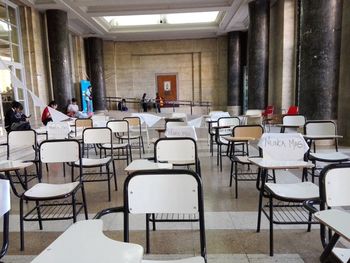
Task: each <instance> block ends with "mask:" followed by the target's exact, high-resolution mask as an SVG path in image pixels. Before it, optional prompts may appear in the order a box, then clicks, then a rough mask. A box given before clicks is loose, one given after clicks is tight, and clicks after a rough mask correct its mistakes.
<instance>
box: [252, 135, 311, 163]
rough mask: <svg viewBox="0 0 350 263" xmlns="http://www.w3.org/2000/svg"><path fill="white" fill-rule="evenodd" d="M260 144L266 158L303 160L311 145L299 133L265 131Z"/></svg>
mask: <svg viewBox="0 0 350 263" xmlns="http://www.w3.org/2000/svg"><path fill="white" fill-rule="evenodd" d="M258 146H259V147H260V148H261V149H262V150H263V156H264V159H265V158H266V159H272V160H280V161H296V160H303V158H304V154H305V153H306V152H307V151H308V149H309V146H308V145H307V143H306V142H305V140H304V138H303V136H302V135H301V134H299V133H264V134H263V136H262V137H261V139H260V141H259V144H258Z"/></svg>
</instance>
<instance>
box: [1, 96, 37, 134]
mask: <svg viewBox="0 0 350 263" xmlns="http://www.w3.org/2000/svg"><path fill="white" fill-rule="evenodd" d="M29 117H30V116H29ZM5 129H6V131H7V132H10V131H21V130H30V129H31V127H30V123H29V122H28V121H27V116H26V115H25V114H24V113H23V106H22V104H21V103H19V102H18V101H13V102H12V104H11V109H9V110H8V111H7V112H6V114H5Z"/></svg>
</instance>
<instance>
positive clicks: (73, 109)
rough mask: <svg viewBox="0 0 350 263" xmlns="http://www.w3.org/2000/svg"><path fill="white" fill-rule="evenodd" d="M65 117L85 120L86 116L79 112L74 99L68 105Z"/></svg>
mask: <svg viewBox="0 0 350 263" xmlns="http://www.w3.org/2000/svg"><path fill="white" fill-rule="evenodd" d="M67 115H68V116H69V117H75V118H87V117H88V115H87V114H85V113H84V112H81V111H79V106H78V104H77V100H76V98H72V103H70V104H69V105H68V107H67Z"/></svg>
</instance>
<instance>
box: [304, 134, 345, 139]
mask: <svg viewBox="0 0 350 263" xmlns="http://www.w3.org/2000/svg"><path fill="white" fill-rule="evenodd" d="M303 136H304V138H305V139H310V140H328V139H329V140H330V139H337V138H343V136H341V135H334V134H333V135H332V134H329V135H303Z"/></svg>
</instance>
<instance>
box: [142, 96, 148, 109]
mask: <svg viewBox="0 0 350 263" xmlns="http://www.w3.org/2000/svg"><path fill="white" fill-rule="evenodd" d="M146 96H147V94H146V93H143V95H142V99H141V106H142V109H143V112H147V106H148V105H147V100H146Z"/></svg>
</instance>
